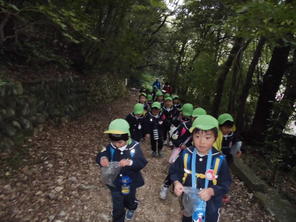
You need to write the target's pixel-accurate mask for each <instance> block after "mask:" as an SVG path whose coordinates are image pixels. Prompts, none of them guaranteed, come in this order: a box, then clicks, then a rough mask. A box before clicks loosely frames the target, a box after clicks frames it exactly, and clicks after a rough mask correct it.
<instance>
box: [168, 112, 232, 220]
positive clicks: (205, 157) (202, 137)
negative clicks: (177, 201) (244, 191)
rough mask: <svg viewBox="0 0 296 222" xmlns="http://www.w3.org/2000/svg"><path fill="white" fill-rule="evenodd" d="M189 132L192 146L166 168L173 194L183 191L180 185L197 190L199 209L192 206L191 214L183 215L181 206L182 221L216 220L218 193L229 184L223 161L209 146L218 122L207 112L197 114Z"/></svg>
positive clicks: (218, 202) (214, 138) (220, 195)
mask: <svg viewBox="0 0 296 222" xmlns="http://www.w3.org/2000/svg"><path fill="white" fill-rule="evenodd" d="M190 132H191V133H192V140H193V146H191V147H189V148H187V149H186V150H184V151H183V152H182V153H181V155H179V157H178V159H177V160H176V161H175V163H174V164H173V165H172V166H171V167H170V175H171V180H172V181H173V183H174V192H175V194H176V195H177V196H181V195H182V194H183V192H184V190H185V188H184V187H192V188H194V189H197V190H200V191H199V193H198V198H199V201H198V203H199V208H196V207H197V206H196V205H194V206H193V209H194V211H193V213H192V214H191V215H188V214H186V209H185V210H184V211H183V218H182V222H192V221H205V218H206V221H207V222H217V221H218V219H219V208H220V207H221V204H222V202H221V200H222V196H223V195H224V194H225V193H227V192H228V190H229V187H230V184H231V177H230V174H229V171H228V166H227V162H226V161H224V156H223V155H222V154H221V153H219V152H218V151H217V150H216V149H215V148H213V144H214V142H215V140H216V138H217V135H218V121H217V120H216V119H215V118H214V117H212V116H210V115H201V116H199V117H198V118H197V119H196V120H195V121H194V122H193V124H192V127H191V128H190ZM192 175H194V176H192ZM194 194H196V193H194ZM184 214H186V215H184Z"/></svg>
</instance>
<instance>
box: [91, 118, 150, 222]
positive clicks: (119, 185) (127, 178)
mask: <svg viewBox="0 0 296 222" xmlns="http://www.w3.org/2000/svg"><path fill="white" fill-rule="evenodd" d="M105 133H106V134H108V135H109V138H110V144H109V145H107V146H106V147H105V148H104V149H103V150H102V151H101V152H100V153H99V154H98V155H97V158H96V162H97V163H98V164H99V165H100V166H101V167H108V166H109V164H110V162H113V161H117V162H119V166H120V167H121V171H120V173H119V175H118V176H117V177H116V178H115V180H114V182H113V184H114V186H109V185H107V186H108V188H109V189H110V192H111V197H112V203H113V211H112V221H113V222H124V220H125V219H126V220H132V219H133V216H134V212H135V210H136V209H137V206H138V204H137V201H136V190H137V188H139V187H141V186H143V185H144V179H143V177H142V175H141V172H140V171H141V169H143V168H144V167H145V166H146V164H147V160H146V159H145V157H144V155H143V153H142V151H141V148H140V145H139V143H138V142H136V141H134V140H132V139H131V138H130V132H129V124H128V122H127V121H126V120H124V119H115V120H113V121H112V122H111V123H110V125H109V128H108V130H107V131H105ZM126 209H127V211H126Z"/></svg>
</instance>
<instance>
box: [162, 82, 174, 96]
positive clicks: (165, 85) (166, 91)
mask: <svg viewBox="0 0 296 222" xmlns="http://www.w3.org/2000/svg"><path fill="white" fill-rule="evenodd" d="M163 90H164V91H165V93H168V94H170V95H171V94H172V92H173V88H172V86H171V85H170V84H169V83H168V82H166V83H165V84H164V86H163Z"/></svg>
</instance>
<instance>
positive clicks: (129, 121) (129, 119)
mask: <svg viewBox="0 0 296 222" xmlns="http://www.w3.org/2000/svg"><path fill="white" fill-rule="evenodd" d="M125 120H126V121H127V122H128V123H129V124H130V125H131V123H132V121H131V115H130V114H128V115H127V116H126V117H125Z"/></svg>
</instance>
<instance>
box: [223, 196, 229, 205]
mask: <svg viewBox="0 0 296 222" xmlns="http://www.w3.org/2000/svg"><path fill="white" fill-rule="evenodd" d="M222 202H223V203H224V204H227V203H229V202H230V196H227V195H224V197H223V198H222Z"/></svg>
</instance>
